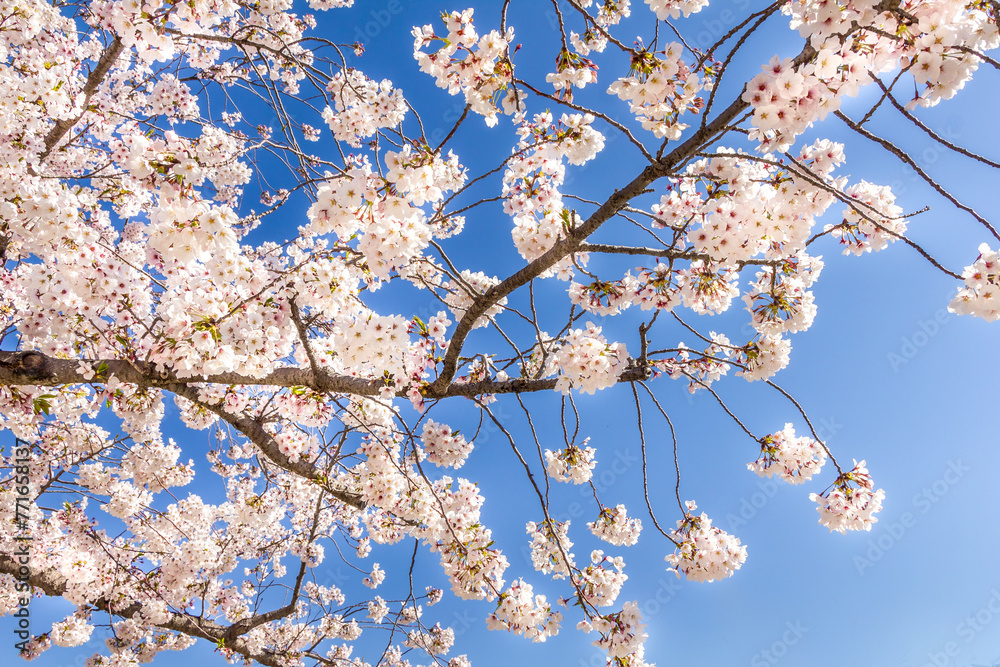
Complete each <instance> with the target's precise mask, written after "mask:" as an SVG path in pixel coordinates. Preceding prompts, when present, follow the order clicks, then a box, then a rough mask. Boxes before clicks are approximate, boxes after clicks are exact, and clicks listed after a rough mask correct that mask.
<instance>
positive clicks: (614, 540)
mask: <svg viewBox="0 0 1000 667" xmlns="http://www.w3.org/2000/svg"><path fill="white" fill-rule="evenodd" d="M587 528H589V529H590V532H592V533H593V534H594V536H595V537H598V538H600V539H602V540H604V541H605V542H607V543H608V544H614V545H615V546H619V547H622V546H626V547H628V546H632V545H633V544H635V543H636V542H638V541H639V533H641V532H642V520H641V519H639V518H637V517H629V516H628V514H627V513H626V511H625V506H624V505H616V506H614V507H603V508H601V512H600V514H598V516H597V520H596V521H589V522H587Z"/></svg>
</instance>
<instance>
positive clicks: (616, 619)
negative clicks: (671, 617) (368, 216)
mask: <svg viewBox="0 0 1000 667" xmlns="http://www.w3.org/2000/svg"><path fill="white" fill-rule="evenodd" d="M577 627H578V628H579V629H580V630H584V631H586V632H591V631H597V632H599V633H601V638H600V639H598V640H596V641H594V642H593V644H594V646H597V647H598V648H600V649H602V650H604V651H607V653H608V665H615V666H624V665H628V667H653V665H652V664H651V663H647V662H646V660H645V653H646V648H645V646H644V642H645V641H646V639H647V638H648V637H649V635H648V634H646V624H645V623H643V622H642V612H640V611H639V605H638V604H636V603H635V602H626V603H625V604H624V605H622V610H621V611H619V612H616V613H613V614H606V615H604V616H598V617H597V618H595V619H594V620H593V621H582V622H581V623H580V624H579V625H578V626H577Z"/></svg>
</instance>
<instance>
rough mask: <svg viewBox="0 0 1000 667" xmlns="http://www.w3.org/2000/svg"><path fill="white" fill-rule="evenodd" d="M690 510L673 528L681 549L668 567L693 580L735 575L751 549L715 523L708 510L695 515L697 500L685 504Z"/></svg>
mask: <svg viewBox="0 0 1000 667" xmlns="http://www.w3.org/2000/svg"><path fill="white" fill-rule="evenodd" d="M685 506H686V508H687V511H686V513H685V515H684V518H683V519H678V521H677V528H675V529H673V530H671V531H670V536H671V539H673V540H674V542H675V543H677V545H678V546H677V551H675V552H674V553H672V554H668V555H667V557H666V561H667V562H668V563H670V568H668V570H670V571H674V572H677V573H678V576H680V574H681V573H683V574H684V576H685V577H686V578H687V579H689V580H691V581H715V580H717V579H725V578H726V577H729V576H732V574H733V572H735V571H736V570H738V569H740V567H741V566H742V565H743V562H744V561H745V560H746V559H747V548H746V547H745V546H743V545H741V544H740V540H739V538H737V537H734V536H732V535H730V534H729V533H727V532H725V531H724V530H722V529H721V528H717V527H715V526H713V525H712V520H711V519H710V518H708V515H707V514H705V513H704V512H702V513H701V516H695V515H694V514H691V512H694V511H695V510H696V509H697V505H695V503H694V501H691V500H689V501H687V502H686V503H685Z"/></svg>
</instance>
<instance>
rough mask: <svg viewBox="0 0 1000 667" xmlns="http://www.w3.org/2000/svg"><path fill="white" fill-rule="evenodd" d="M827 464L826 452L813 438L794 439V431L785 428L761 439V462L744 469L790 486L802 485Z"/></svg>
mask: <svg viewBox="0 0 1000 667" xmlns="http://www.w3.org/2000/svg"><path fill="white" fill-rule="evenodd" d="M825 462H826V450H825V449H823V446H822V445H820V443H819V442H817V441H816V440H813V439H812V438H809V437H806V436H802V437H795V427H794V426H792V424H785V428H783V429H782V430H780V431H778V432H777V433H772V434H770V435H766V436H764V437H763V438H762V439H761V444H760V458H758V459H757V460H756V461H754V462H753V463H748V464H747V469H748V470H751V471H752V472H755V473H757V474H758V475H760V476H761V477H771V476H772V475H777V476H778V477H780V478H781V479H782V480H784V481H786V482H788V483H789V484H801V483H802V482H805V481H807V480H809V479H812V477H813V475H815V474H816V473H818V472H819V471H820V468H822V467H823V464H824V463H825Z"/></svg>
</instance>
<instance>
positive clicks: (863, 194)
mask: <svg viewBox="0 0 1000 667" xmlns="http://www.w3.org/2000/svg"><path fill="white" fill-rule="evenodd" d="M844 194H845V195H847V196H848V197H851V198H852V199H854V200H855V201H856V202H857V203H856V204H852V205H851V206H850V207H849V208H847V209H845V210H844V221H843V222H842V223H840V224H839V225H829V226H828V227H827V230H829V231H830V235H831V236H833V237H834V238H839V239H840V243H841V244H842V245H844V254H845V255H846V254H847V253H854V254H855V255H860V254H862V253H865V252H872V251H875V252H878V251H879V250H882V249H884V248H885V247H886V246H888V245H889V243H890V242H892V241H895V240H896V239H898V238H899V237H900V235H901V234H903V232H905V231H906V218H904V217H903V209H902V208H900V207H899V206H897V205H896V204H895V201H896V196H895V195H894V194H892V191H891V190H890V189H889V188H888V187H885V186H881V185H873V184H871V183H869V182H868V181H861V182H860V183H858V184H856V185H852V186H851V187H849V188H847V190H845V191H844Z"/></svg>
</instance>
